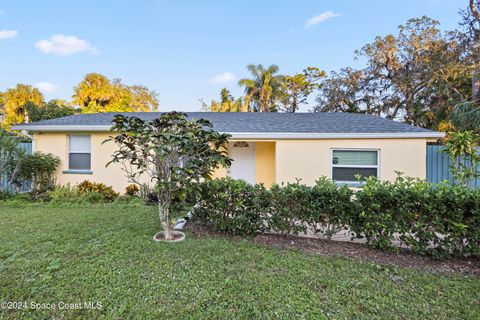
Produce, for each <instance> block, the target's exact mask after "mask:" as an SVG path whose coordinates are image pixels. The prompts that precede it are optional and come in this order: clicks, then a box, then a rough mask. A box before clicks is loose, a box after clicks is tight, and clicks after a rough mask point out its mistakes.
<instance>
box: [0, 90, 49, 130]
mask: <svg viewBox="0 0 480 320" xmlns="http://www.w3.org/2000/svg"><path fill="white" fill-rule="evenodd" d="M1 100H2V105H3V107H2V108H0V109H1V110H2V112H3V114H2V118H3V119H2V127H4V128H9V127H10V126H12V125H14V124H19V123H24V122H28V121H29V119H28V111H27V109H26V107H25V106H26V104H27V103H28V102H31V103H34V104H37V105H41V104H42V103H43V95H42V94H41V92H40V91H39V90H38V89H37V88H34V87H32V86H30V85H25V84H17V86H16V87H15V88H11V89H8V90H7V91H5V92H4V93H3V94H2V99H1Z"/></svg>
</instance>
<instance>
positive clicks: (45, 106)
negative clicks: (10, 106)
mask: <svg viewBox="0 0 480 320" xmlns="http://www.w3.org/2000/svg"><path fill="white" fill-rule="evenodd" d="M25 108H26V110H27V113H28V115H29V120H30V121H32V122H33V121H40V120H49V119H55V118H60V117H65V116H71V115H73V114H75V112H76V109H75V108H74V107H73V106H71V105H69V104H68V103H67V102H66V101H64V100H59V99H55V100H50V101H49V102H48V103H42V104H40V105H38V104H35V103H33V102H27V103H26V105H25Z"/></svg>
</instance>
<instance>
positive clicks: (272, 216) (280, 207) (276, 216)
mask: <svg viewBox="0 0 480 320" xmlns="http://www.w3.org/2000/svg"><path fill="white" fill-rule="evenodd" d="M312 201H313V192H312V188H310V187H307V186H306V185H303V184H300V183H299V182H298V181H297V182H295V183H287V184H285V185H283V184H282V185H278V184H274V185H273V186H272V187H271V188H270V190H269V191H268V204H269V206H268V207H269V210H268V218H267V225H268V229H270V230H271V231H275V232H277V233H280V234H283V235H290V234H294V235H297V234H298V233H300V232H305V231H306V230H307V225H306V223H305V222H306V221H308V220H309V219H310V217H311V216H313V213H312V210H313V207H312V205H311V203H312Z"/></svg>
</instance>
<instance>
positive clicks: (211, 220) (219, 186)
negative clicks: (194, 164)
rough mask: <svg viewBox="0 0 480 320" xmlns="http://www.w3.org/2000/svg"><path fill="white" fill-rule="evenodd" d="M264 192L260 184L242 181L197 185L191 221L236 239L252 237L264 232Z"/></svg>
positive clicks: (265, 209) (214, 181) (222, 181)
mask: <svg viewBox="0 0 480 320" xmlns="http://www.w3.org/2000/svg"><path fill="white" fill-rule="evenodd" d="M267 209H268V192H267V190H266V189H265V187H264V186H263V185H262V184H256V185H254V186H252V185H250V184H248V183H247V182H246V181H244V180H234V179H231V178H222V179H214V180H211V181H207V182H204V183H202V184H201V185H200V200H199V202H198V208H196V209H195V215H194V218H195V219H198V220H200V221H202V222H206V223H208V224H211V225H212V226H213V228H215V229H216V230H219V231H224V232H227V233H230V234H236V235H253V234H255V233H258V232H260V231H263V230H264V229H265V226H264V219H265V215H266V212H267Z"/></svg>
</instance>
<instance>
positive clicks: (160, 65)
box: [0, 0, 467, 111]
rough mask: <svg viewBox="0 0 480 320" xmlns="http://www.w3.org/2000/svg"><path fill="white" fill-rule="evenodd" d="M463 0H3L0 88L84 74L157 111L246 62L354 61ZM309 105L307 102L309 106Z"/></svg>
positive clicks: (327, 66)
mask: <svg viewBox="0 0 480 320" xmlns="http://www.w3.org/2000/svg"><path fill="white" fill-rule="evenodd" d="M466 5H467V0H402V1H394V0H383V1H382V0H362V1H359V0H337V1H333V0H317V1H301V0H297V1H293V0H292V1H287V0H283V1H282V0H276V1H267V0H264V1H260V0H257V1H250V0H242V1H240V0H238V1H232V0H230V1H227V0H223V1H220V0H217V1H206V0H205V1H193V0H192V1H182V0H177V1H174V0H136V1H135V0H97V1H91V0H81V1H77V0H69V1H65V0H63V1H62V0H57V1H53V0H42V1H33V0H30V1H27V0H10V1H6V0H0V90H5V89H7V88H9V87H12V86H14V85H15V84H17V83H26V84H36V85H37V86H39V87H40V88H41V89H42V90H43V91H44V94H45V97H46V99H51V98H57V97H58V98H64V99H69V98H70V97H71V95H72V88H73V86H75V85H76V84H77V83H78V82H80V81H81V80H82V78H83V76H84V75H85V74H86V73H89V72H99V73H102V74H104V75H106V76H108V77H109V78H120V79H122V81H123V82H124V83H126V84H143V85H146V86H148V87H149V88H150V89H154V90H156V91H157V92H158V93H159V94H160V110H162V111H167V110H173V109H176V110H185V111H194V110H199V109H200V107H201V105H200V102H199V99H200V98H203V99H204V100H205V101H207V102H208V101H210V100H211V99H212V98H218V95H219V91H220V89H221V88H222V87H227V88H229V89H230V90H231V91H232V93H233V94H234V95H235V96H239V95H241V94H242V89H241V88H239V87H238V86H237V81H238V79H240V78H242V77H245V76H248V73H247V72H246V70H245V66H246V65H247V64H248V63H262V64H264V65H269V64H272V63H275V64H278V65H279V66H280V71H281V72H282V73H294V72H298V71H301V70H302V69H303V68H305V67H307V66H316V67H319V68H321V69H323V70H326V71H331V70H336V69H339V68H341V67H344V66H355V65H356V64H358V63H361V62H355V61H354V57H355V55H354V51H355V50H356V49H359V48H361V47H362V46H363V45H364V44H366V43H369V42H371V41H372V40H373V39H374V37H375V36H377V35H386V34H388V33H394V32H396V28H397V26H398V25H399V24H401V23H404V22H405V21H406V20H407V19H409V18H412V17H420V16H422V15H427V16H429V17H432V18H434V19H437V20H439V21H440V22H441V27H442V29H453V28H455V27H456V26H457V23H458V21H459V20H460V17H459V15H458V11H459V9H460V8H464V7H466ZM308 108H309V107H307V108H305V110H307V109H308Z"/></svg>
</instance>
